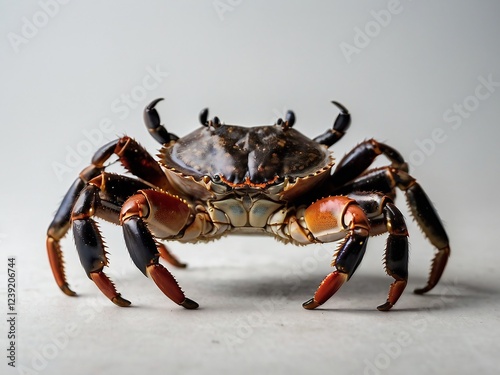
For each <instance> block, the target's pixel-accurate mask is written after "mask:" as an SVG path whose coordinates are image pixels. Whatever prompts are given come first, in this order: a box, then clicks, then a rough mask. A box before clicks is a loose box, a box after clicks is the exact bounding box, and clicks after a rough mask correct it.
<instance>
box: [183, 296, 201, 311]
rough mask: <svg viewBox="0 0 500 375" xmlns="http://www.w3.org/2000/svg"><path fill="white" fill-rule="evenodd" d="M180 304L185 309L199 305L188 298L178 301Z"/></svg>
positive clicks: (191, 308)
mask: <svg viewBox="0 0 500 375" xmlns="http://www.w3.org/2000/svg"><path fill="white" fill-rule="evenodd" d="M180 305H181V306H182V307H184V308H185V309H188V310H194V309H197V308H198V307H199V306H200V305H198V304H197V303H196V302H194V301H193V300H191V299H189V298H186V299H185V300H184V301H182V302H181V303H180Z"/></svg>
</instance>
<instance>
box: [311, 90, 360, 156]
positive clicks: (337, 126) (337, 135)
mask: <svg viewBox="0 0 500 375" xmlns="http://www.w3.org/2000/svg"><path fill="white" fill-rule="evenodd" d="M332 104H333V105H334V106H336V107H337V108H338V109H339V111H340V113H339V115H338V116H337V118H336V119H335V122H334V123H333V127H332V129H328V130H327V131H326V132H324V133H323V134H321V135H319V136H317V137H316V138H314V140H315V141H316V142H318V143H321V144H323V145H326V146H327V147H330V146H332V145H333V144H334V143H337V142H338V141H339V140H340V139H341V138H342V137H343V136H344V135H345V132H346V131H347V129H349V126H350V125H351V115H350V113H349V111H348V110H347V108H345V107H344V106H343V105H342V104H340V103H339V102H336V101H334V100H332Z"/></svg>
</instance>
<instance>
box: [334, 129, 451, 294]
mask: <svg viewBox="0 0 500 375" xmlns="http://www.w3.org/2000/svg"><path fill="white" fill-rule="evenodd" d="M381 154H384V155H385V156H387V157H388V158H389V159H390V160H391V161H392V166H391V167H383V168H377V169H373V170H369V171H367V172H364V171H365V170H366V169H367V168H368V167H369V166H370V164H371V163H372V162H373V161H374V159H375V158H376V157H377V156H378V155H381ZM363 172H364V173H363ZM331 183H332V185H333V186H331V187H330V189H331V190H329V192H330V194H349V193H351V192H354V191H374V190H375V191H380V192H383V193H385V194H387V195H389V196H390V197H394V196H395V191H394V189H395V188H396V187H398V188H399V189H401V190H403V191H404V192H405V195H406V199H407V202H408V205H409V207H410V210H411V212H412V215H413V217H414V219H415V220H416V222H417V224H418V225H419V226H420V228H421V229H422V231H423V232H424V234H425V236H426V237H427V238H428V239H429V241H430V242H431V244H432V245H433V246H434V247H435V248H436V249H437V253H436V255H435V256H434V259H433V261H432V266H431V272H430V275H429V279H428V281H427V284H426V286H425V287H423V288H419V289H416V290H415V291H414V292H415V293H417V294H422V293H426V292H428V291H430V290H431V289H432V288H434V287H435V286H436V284H437V283H438V281H439V279H440V278H441V276H442V274H443V272H444V269H445V267H446V263H447V261H448V258H449V256H450V245H449V240H448V236H447V234H446V231H445V229H444V227H443V224H442V222H441V219H440V218H439V215H438V213H437V211H436V210H435V208H434V206H433V205H432V203H431V201H430V199H429V197H428V196H427V194H426V193H425V191H424V190H423V189H422V187H421V186H420V184H419V183H418V182H417V181H416V180H415V178H413V177H412V176H410V175H409V174H408V165H407V164H406V163H405V161H404V159H403V157H402V156H401V155H400V154H399V153H398V152H397V151H396V150H394V149H393V148H391V147H389V146H387V145H384V144H382V143H379V142H377V141H375V140H373V139H371V140H368V141H365V142H363V143H361V144H360V145H358V146H357V147H356V148H354V149H353V150H352V151H351V152H350V153H348V154H347V155H346V156H345V157H344V158H343V159H342V160H341V161H340V163H339V165H338V167H337V169H336V171H335V172H334V174H333V175H332V176H331Z"/></svg>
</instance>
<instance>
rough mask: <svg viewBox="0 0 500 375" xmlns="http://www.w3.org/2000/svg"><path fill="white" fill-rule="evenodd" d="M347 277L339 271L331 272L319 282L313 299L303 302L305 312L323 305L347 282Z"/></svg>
mask: <svg viewBox="0 0 500 375" xmlns="http://www.w3.org/2000/svg"><path fill="white" fill-rule="evenodd" d="M347 279H348V275H347V274H346V273H342V272H339V271H335V272H332V273H331V274H329V275H328V276H327V277H325V279H324V280H323V281H322V282H321V284H320V286H319V287H318V290H317V291H316V293H315V294H314V297H313V298H311V299H310V300H309V301H307V302H304V303H303V304H302V307H304V308H305V309H307V310H312V309H315V308H316V307H318V306H320V305H322V304H324V303H325V302H326V301H328V299H330V297H331V296H333V295H334V294H335V293H336V292H337V290H339V288H340V287H341V286H342V285H343V284H344V283H345V282H346V281H347Z"/></svg>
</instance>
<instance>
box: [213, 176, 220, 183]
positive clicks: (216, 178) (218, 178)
mask: <svg viewBox="0 0 500 375" xmlns="http://www.w3.org/2000/svg"><path fill="white" fill-rule="evenodd" d="M213 180H214V182H221V178H220V175H218V174H216V175H214V177H213Z"/></svg>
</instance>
